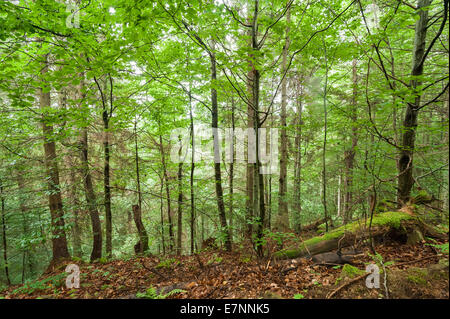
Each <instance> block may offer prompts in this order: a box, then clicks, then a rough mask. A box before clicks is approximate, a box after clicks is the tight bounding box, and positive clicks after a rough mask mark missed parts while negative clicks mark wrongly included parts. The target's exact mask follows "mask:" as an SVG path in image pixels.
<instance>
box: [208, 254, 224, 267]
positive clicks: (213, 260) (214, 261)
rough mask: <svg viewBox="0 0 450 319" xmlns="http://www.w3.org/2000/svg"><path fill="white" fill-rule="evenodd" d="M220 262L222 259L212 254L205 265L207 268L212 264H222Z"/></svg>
mask: <svg viewBox="0 0 450 319" xmlns="http://www.w3.org/2000/svg"><path fill="white" fill-rule="evenodd" d="M222 260H223V258H222V257H219V256H217V254H214V256H213V257H212V258H211V259H210V260H208V263H207V265H208V266H209V265H211V264H213V263H218V264H220V263H221V262H222Z"/></svg>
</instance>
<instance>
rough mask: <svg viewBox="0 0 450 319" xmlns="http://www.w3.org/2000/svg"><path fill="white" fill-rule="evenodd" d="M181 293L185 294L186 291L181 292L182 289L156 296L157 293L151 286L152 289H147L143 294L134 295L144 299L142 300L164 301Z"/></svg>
mask: <svg viewBox="0 0 450 319" xmlns="http://www.w3.org/2000/svg"><path fill="white" fill-rule="evenodd" d="M183 292H186V290H183V289H172V290H171V291H169V292H168V293H166V294H158V293H157V291H156V288H155V287H153V286H152V287H150V288H148V289H147V290H146V291H145V293H141V292H138V293H137V294H136V297H138V298H144V299H166V298H168V297H170V296H173V295H176V294H179V293H183Z"/></svg>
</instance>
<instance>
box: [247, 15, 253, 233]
mask: <svg viewBox="0 0 450 319" xmlns="http://www.w3.org/2000/svg"><path fill="white" fill-rule="evenodd" d="M247 23H249V21H247ZM248 35H249V38H250V37H251V30H249V34H248ZM251 45H252V44H251V39H249V46H250V47H251ZM252 60H253V54H250V55H249V58H248V64H249V71H248V74H247V78H248V81H247V91H248V95H249V100H250V101H252V100H253V97H252V96H253V73H254V66H253V62H252ZM247 127H248V128H252V129H254V110H253V105H252V104H251V103H248V104H247ZM249 140H250V138H248V141H249ZM247 145H248V142H247ZM249 149H250V148H249V147H247V159H249V158H250V156H249ZM254 184H255V178H254V168H253V164H252V163H250V162H249V161H248V160H247V165H246V185H245V188H246V200H245V214H246V216H245V219H246V226H247V229H246V237H247V238H249V239H251V238H252V235H253V217H254V211H253V201H254V199H253V196H254V194H253V189H254Z"/></svg>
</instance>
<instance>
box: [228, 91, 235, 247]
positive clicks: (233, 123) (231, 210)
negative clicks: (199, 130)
mask: <svg viewBox="0 0 450 319" xmlns="http://www.w3.org/2000/svg"><path fill="white" fill-rule="evenodd" d="M234 110H235V105H234V98H233V97H231V129H232V130H233V135H232V136H231V145H230V147H231V162H230V182H229V187H230V202H229V204H230V206H229V208H228V210H229V211H228V220H229V226H230V238H231V241H233V210H234V207H233V195H234V188H233V187H234V185H233V182H234V129H235V118H234Z"/></svg>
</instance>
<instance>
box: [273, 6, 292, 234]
mask: <svg viewBox="0 0 450 319" xmlns="http://www.w3.org/2000/svg"><path fill="white" fill-rule="evenodd" d="M290 22H291V10H290V9H288V10H287V12H286V24H287V26H286V41H285V44H284V47H283V57H282V62H281V72H282V73H283V74H284V73H285V71H286V62H287V54H288V51H289V43H290V40H289V23H290ZM286 89H287V76H286V77H284V78H283V81H282V82H281V113H280V121H281V148H280V153H281V154H280V178H279V184H278V185H279V190H278V218H277V223H276V229H277V230H278V231H282V232H285V231H287V230H288V229H289V212H288V203H287V195H286V193H287V160H288V158H287V157H288V153H287V143H288V141H287V125H286V105H287V90H286Z"/></svg>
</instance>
